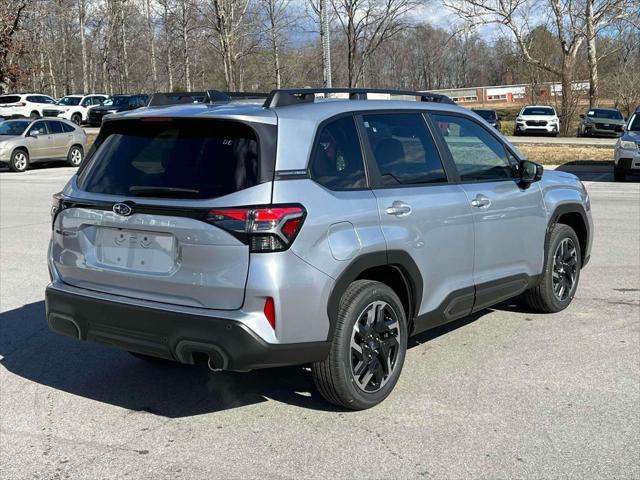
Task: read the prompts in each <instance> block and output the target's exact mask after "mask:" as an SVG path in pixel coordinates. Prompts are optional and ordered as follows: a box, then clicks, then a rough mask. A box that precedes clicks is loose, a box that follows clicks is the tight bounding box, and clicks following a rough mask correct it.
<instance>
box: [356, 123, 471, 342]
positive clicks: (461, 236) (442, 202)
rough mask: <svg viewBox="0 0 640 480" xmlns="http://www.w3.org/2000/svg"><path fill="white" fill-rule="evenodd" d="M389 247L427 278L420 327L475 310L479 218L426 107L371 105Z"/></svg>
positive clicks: (372, 160)
mask: <svg viewBox="0 0 640 480" xmlns="http://www.w3.org/2000/svg"><path fill="white" fill-rule="evenodd" d="M360 120H361V126H362V130H363V131H364V137H365V138H366V140H367V157H368V159H369V164H370V170H371V172H372V178H373V184H374V186H373V192H374V194H375V196H376V199H377V205H378V212H379V215H380V222H381V227H382V232H383V234H384V237H385V240H386V243H387V249H388V251H390V252H392V251H395V250H400V251H404V252H407V253H409V254H410V255H411V257H412V258H413V260H414V262H415V263H416V265H417V266H418V268H419V270H420V273H421V275H422V281H423V296H422V301H421V306H420V311H419V312H418V314H419V316H418V319H417V321H416V330H422V329H424V328H427V327H432V326H435V325H436V324H438V323H444V322H447V321H450V320H453V319H455V318H458V317H462V316H464V315H467V314H468V313H469V312H470V311H471V307H472V305H473V298H474V292H473V277H472V272H473V228H474V225H473V218H472V215H471V209H470V207H469V203H468V202H467V198H466V195H465V193H464V191H463V190H462V189H461V188H460V186H458V185H455V184H450V183H449V181H448V172H447V169H446V168H445V165H444V164H443V162H442V159H441V154H440V152H439V149H438V148H437V145H436V143H435V142H434V139H433V137H432V133H431V131H430V128H429V126H428V125H427V122H426V119H425V117H424V115H423V114H422V113H421V112H417V111H410V112H399V113H389V112H384V113H364V114H362V115H361V116H360Z"/></svg>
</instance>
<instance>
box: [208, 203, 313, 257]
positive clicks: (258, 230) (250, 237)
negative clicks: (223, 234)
mask: <svg viewBox="0 0 640 480" xmlns="http://www.w3.org/2000/svg"><path fill="white" fill-rule="evenodd" d="M305 215H306V210H305V209H304V207H302V206H301V205H270V206H264V207H232V208H214V209H213V210H211V211H210V212H209V214H208V215H207V222H209V223H211V224H212V225H215V226H216V227H220V228H222V229H224V230H227V231H228V232H231V233H233V234H234V235H235V236H236V238H239V239H240V240H242V241H243V242H245V243H247V244H248V245H249V247H250V250H251V252H252V253H264V252H280V251H282V250H286V249H287V248H289V247H290V246H291V244H292V243H293V241H294V240H295V238H296V236H297V235H298V232H299V231H300V229H301V228H302V224H303V222H304V217H305Z"/></svg>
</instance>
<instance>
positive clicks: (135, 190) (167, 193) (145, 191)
mask: <svg viewBox="0 0 640 480" xmlns="http://www.w3.org/2000/svg"><path fill="white" fill-rule="evenodd" d="M129 193H132V194H134V195H137V196H140V197H144V196H150V197H154V196H161V197H172V196H180V195H190V196H192V195H200V190H194V189H192V188H178V187H145V186H139V185H134V186H132V187H129Z"/></svg>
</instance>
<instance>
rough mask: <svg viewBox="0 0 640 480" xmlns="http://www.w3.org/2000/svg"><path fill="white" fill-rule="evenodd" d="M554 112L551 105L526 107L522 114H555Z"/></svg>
mask: <svg viewBox="0 0 640 480" xmlns="http://www.w3.org/2000/svg"><path fill="white" fill-rule="evenodd" d="M555 114H556V112H555V111H554V110H553V108H551V107H527V108H525V109H524V110H523V111H522V115H555Z"/></svg>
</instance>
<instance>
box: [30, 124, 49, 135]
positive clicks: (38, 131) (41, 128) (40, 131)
mask: <svg viewBox="0 0 640 480" xmlns="http://www.w3.org/2000/svg"><path fill="white" fill-rule="evenodd" d="M47 134H48V132H47V127H46V125H45V124H44V122H36V123H34V124H33V126H32V127H31V129H30V130H29V135H47Z"/></svg>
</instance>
